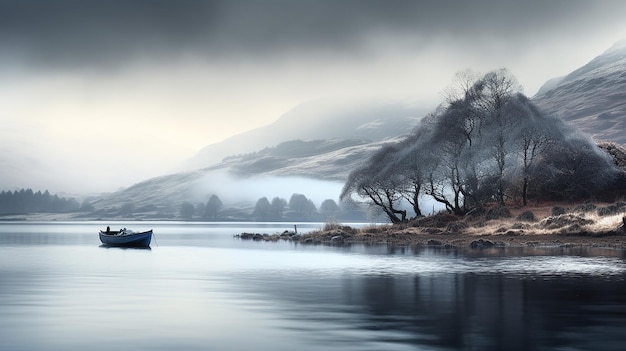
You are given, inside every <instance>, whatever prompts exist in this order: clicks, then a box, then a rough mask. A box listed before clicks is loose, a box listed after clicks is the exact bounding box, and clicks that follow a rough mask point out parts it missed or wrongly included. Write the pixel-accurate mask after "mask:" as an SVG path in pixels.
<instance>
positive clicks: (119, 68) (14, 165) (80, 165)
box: [0, 0, 626, 193]
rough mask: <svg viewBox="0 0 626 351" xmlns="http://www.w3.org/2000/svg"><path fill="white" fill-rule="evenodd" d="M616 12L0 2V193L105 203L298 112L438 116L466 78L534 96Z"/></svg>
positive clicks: (574, 62) (606, 37) (453, 5)
mask: <svg viewBox="0 0 626 351" xmlns="http://www.w3.org/2000/svg"><path fill="white" fill-rule="evenodd" d="M625 10H626V3H624V2H623V1H595V2H587V1H550V2H545V1H539V0H537V1H524V2H519V1H495V0H487V1H485V0H483V1H472V2H467V1H460V0H459V1H438V2H431V1H399V0H397V1H314V2H293V1H279V0H268V1H185V2H170V1H158V0H157V1H148V0H131V1H119V0H113V1H105V2H101V1H75V0H58V1H43V0H24V1H10V0H0V77H1V78H2V79H1V80H0V97H1V99H2V101H1V102H0V122H1V123H0V149H1V150H3V151H4V152H2V153H0V156H1V157H2V159H1V160H0V164H2V165H3V168H2V170H0V181H1V182H2V183H3V185H4V186H5V187H8V188H9V189H10V188H20V187H34V186H35V184H37V187H42V188H44V187H45V188H50V190H51V191H53V192H56V191H64V192H70V193H71V192H98V191H113V190H116V189H118V188H120V187H127V186H130V185H132V184H133V183H135V182H137V181H140V180H143V179H146V178H149V177H152V176H156V175H159V174H164V173H167V172H169V171H170V170H172V169H174V168H175V167H176V166H178V165H179V164H181V163H183V162H184V161H185V160H187V159H189V158H190V157H192V156H193V155H194V154H195V153H196V152H197V151H198V150H200V149H201V148H202V147H204V146H206V145H208V144H212V143H217V142H219V141H222V140H224V139H226V138H228V137H229V136H232V135H234V134H237V133H241V132H244V131H247V130H251V129H254V128H257V127H261V126H264V125H267V124H270V123H271V122H273V121H275V120H276V119H278V118H279V117H280V115H281V114H283V113H286V112H287V111H289V110H290V109H291V108H293V107H294V106H296V105H298V104H300V103H302V102H305V101H310V100H315V99H321V98H351V97H355V96H356V97H381V98H397V99H415V100H417V101H432V102H437V101H439V100H440V92H441V91H442V90H443V89H444V88H445V86H446V85H447V84H448V82H449V81H450V79H451V78H452V76H453V75H454V73H455V72H457V71H459V70H462V69H465V68H472V69H475V70H478V71H488V70H491V69H495V68H499V67H507V68H509V69H510V70H511V71H512V72H513V73H514V74H515V75H516V76H517V77H518V79H519V81H520V83H521V84H522V85H523V86H524V88H525V90H524V91H525V93H526V94H527V95H529V96H531V95H533V94H534V92H535V91H537V89H538V88H539V87H540V86H541V85H542V84H543V82H545V81H546V80H547V79H550V78H552V77H555V76H562V75H564V74H567V73H569V72H570V71H572V70H574V69H575V68H577V67H580V66H581V65H583V64H585V63H586V62H588V61H589V60H591V59H592V58H593V57H595V56H596V55H599V54H600V53H602V52H603V51H604V50H605V49H607V48H608V47H610V46H611V45H612V44H613V43H614V42H616V41H617V40H619V39H622V38H625V37H626V23H625V22H624V21H623V13H625V12H626V11H625ZM7 126H10V127H7ZM294 137H295V138H297V133H295V132H294ZM322 137H323V136H320V138H322Z"/></svg>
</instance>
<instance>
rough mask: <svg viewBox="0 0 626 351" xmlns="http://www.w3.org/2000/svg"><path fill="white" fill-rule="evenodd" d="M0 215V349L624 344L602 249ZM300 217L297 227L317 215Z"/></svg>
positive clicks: (612, 263)
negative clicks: (398, 242)
mask: <svg viewBox="0 0 626 351" xmlns="http://www.w3.org/2000/svg"><path fill="white" fill-rule="evenodd" d="M106 224H108V223H97V222H81V223H56V222H52V223H0V350H13V351H19V350H29V351H36V350H64V351H67V350H89V351H96V350H115V349H120V350H298V351H305V350H624V349H625V348H626V281H625V278H626V259H625V255H624V253H623V252H619V251H612V250H600V249H595V250H573V249H569V250H567V249H557V248H555V249H534V250H531V249H526V250H506V251H503V250H490V251H467V252H454V251H441V250H432V249H430V250H411V249H390V248H387V247H380V246H377V247H366V246H360V245H353V246H351V247H330V246H323V245H318V246H303V245H294V244H292V243H289V242H278V243H264V242H252V241H240V240H237V239H233V237H232V235H233V234H238V233H241V232H244V231H248V232H251V231H254V232H266V233H270V234H271V233H274V232H281V231H283V230H285V229H292V228H293V226H291V225H289V224H275V223H274V224H273V223H265V224H259V223H256V224H241V223H235V224H212V223H201V224H188V223H167V222H137V223H113V224H111V228H112V229H116V228H118V227H127V228H132V229H134V230H144V229H150V228H153V229H154V231H155V234H156V243H155V242H154V241H153V243H152V248H151V250H137V249H117V248H105V247H100V242H99V240H98V236H97V232H98V230H99V229H100V228H104V227H105V226H106ZM320 226H321V225H320V224H317V225H316V224H313V225H309V226H308V227H306V226H304V225H299V226H298V229H299V230H300V231H306V230H310V229H317V228H319V227H320Z"/></svg>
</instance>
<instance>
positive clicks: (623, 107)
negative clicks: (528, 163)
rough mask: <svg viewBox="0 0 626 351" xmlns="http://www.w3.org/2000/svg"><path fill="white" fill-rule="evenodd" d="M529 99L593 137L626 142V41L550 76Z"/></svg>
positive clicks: (621, 142)
mask: <svg viewBox="0 0 626 351" xmlns="http://www.w3.org/2000/svg"><path fill="white" fill-rule="evenodd" d="M532 100H533V102H534V103H536V104H537V105H538V106H539V107H540V108H541V109H543V110H544V111H546V112H547V113H549V114H554V115H556V116H558V117H561V118H562V119H564V120H565V121H567V122H570V123H571V124H573V125H575V126H576V127H578V128H579V129H580V130H582V131H583V132H585V133H588V134H590V135H591V136H593V138H594V139H596V140H604V141H613V142H616V143H620V144H626V41H622V42H618V43H616V44H615V45H614V46H613V47H611V48H610V49H608V50H607V51H605V52H604V53H602V54H601V55H599V56H597V57H596V58H594V59H593V60H591V61H590V62H589V63H587V64H586V65H584V66H582V67H580V68H578V69H577V70H575V71H573V72H571V73H570V74H568V75H567V76H565V77H562V78H555V79H552V80H549V81H548V82H546V84H545V85H544V86H543V87H542V88H541V89H540V90H539V92H538V93H537V95H535V96H534V97H533V99H532Z"/></svg>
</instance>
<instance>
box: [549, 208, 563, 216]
mask: <svg viewBox="0 0 626 351" xmlns="http://www.w3.org/2000/svg"><path fill="white" fill-rule="evenodd" d="M563 214H565V209H564V208H563V207H561V206H554V207H552V215H553V216H560V215H563Z"/></svg>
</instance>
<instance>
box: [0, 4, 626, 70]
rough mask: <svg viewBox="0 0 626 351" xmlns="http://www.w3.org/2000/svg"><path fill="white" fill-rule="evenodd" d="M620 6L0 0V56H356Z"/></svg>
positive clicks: (600, 20)
mask: <svg viewBox="0 0 626 351" xmlns="http://www.w3.org/2000/svg"><path fill="white" fill-rule="evenodd" d="M624 10H626V3H624V2H622V1H596V2H588V1H576V0H554V1H542V0H535V1H511V0H509V1H506V0H505V1H502V0H500V1H497V0H483V1H465V0H456V1H408V0H384V1H383V0H369V1H367V0H361V1H359V0H343V1H341V0H337V1H330V0H318V1H288V0H269V1H259V0H251V1H241V0H230V1H226V0H224V1H199V0H195V1H194V0H188V1H164V0H123V1H122V0H108V1H96V0H93V1H90V0H56V1H47V0H0V59H2V58H3V57H4V58H5V59H13V60H16V61H17V60H19V61H25V62H27V63H30V64H35V65H41V66H44V67H50V66H52V67H56V66H61V67H63V66H70V67H73V66H79V67H80V66H87V67H89V66H96V67H98V66H105V67H106V66H109V65H113V66H115V65H120V64H124V63H125V62H127V61H128V60H132V59H133V58H138V57H142V58H143V57H148V58H154V59H158V60H162V59H165V60H167V59H169V58H176V57H178V56H179V55H181V54H183V53H192V54H195V55H199V56H200V57H205V58H207V59H209V60H224V59H226V60H230V59H232V58H233V57H249V58H254V59H265V58H276V57H281V56H282V55H285V54H290V53H303V54H306V53H309V52H334V53H339V54H342V53H343V54H345V55H354V56H355V57H358V56H360V55H362V54H364V53H366V51H367V50H368V49H367V48H368V46H367V44H368V40H369V38H370V36H371V35H372V34H382V35H384V37H385V38H387V40H390V41H392V40H394V38H395V37H397V36H402V37H404V38H406V37H415V38H416V40H419V39H420V38H422V40H438V39H439V38H447V39H449V40H454V41H458V42H461V43H463V42H471V41H479V40H484V39H485V38H489V37H500V38H502V37H504V38H507V40H509V41H511V42H516V43H520V44H521V43H524V42H528V41H531V40H540V39H541V35H542V32H545V31H555V30H575V29H576V28H580V29H581V30H587V29H593V27H595V26H599V25H603V24H605V23H610V22H613V21H621V20H622V13H624ZM558 25H565V27H564V28H565V29H563V28H559V27H557V26H558Z"/></svg>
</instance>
